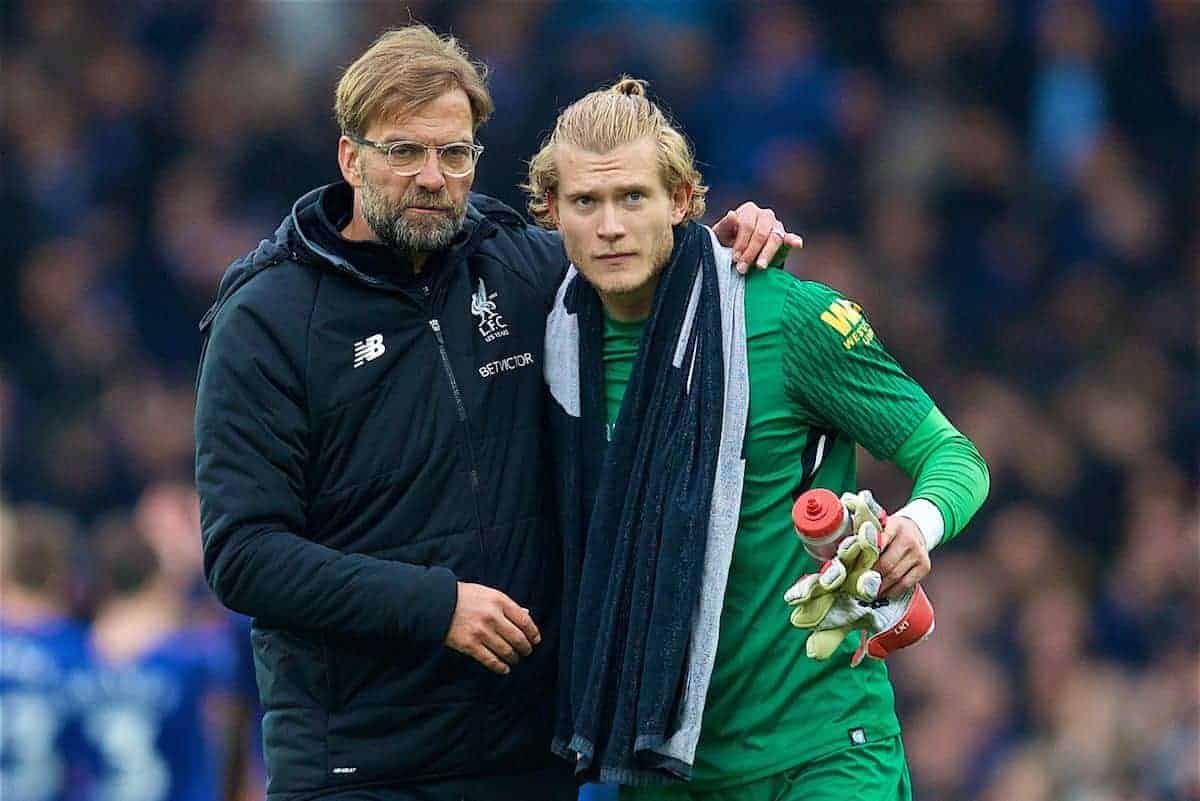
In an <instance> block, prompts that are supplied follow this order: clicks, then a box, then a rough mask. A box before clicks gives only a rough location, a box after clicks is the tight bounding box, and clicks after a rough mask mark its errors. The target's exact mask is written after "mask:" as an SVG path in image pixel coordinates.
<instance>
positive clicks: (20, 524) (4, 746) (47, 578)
mask: <svg viewBox="0 0 1200 801" xmlns="http://www.w3.org/2000/svg"><path fill="white" fill-rule="evenodd" d="M77 544H78V543H77V541H76V531H75V524H74V521H72V520H71V519H70V518H69V517H68V516H67V515H65V514H63V513H61V512H57V511H54V510H52V509H48V508H45V507H32V506H25V507H18V508H16V509H12V510H0V598H3V606H0V797H3V798H5V799H21V800H22V801H23V800H25V799H29V800H30V801H66V800H67V799H76V798H79V796H78V795H77V793H76V789H77V788H78V786H79V783H80V780H81V778H82V777H81V776H80V775H79V769H80V767H81V765H82V762H83V760H82V758H81V757H82V749H81V747H80V742H79V736H78V734H79V733H78V726H77V720H78V717H79V716H78V711H79V710H78V708H77V706H76V705H75V704H74V703H73V702H72V699H71V697H70V695H69V694H68V693H67V692H66V686H67V678H68V676H70V675H71V674H72V673H73V672H74V671H76V670H78V669H79V668H80V667H81V666H82V665H83V664H84V661H85V659H86V656H85V650H86V646H85V635H84V629H83V626H82V625H81V624H80V623H79V622H77V621H75V620H73V619H72V617H71V606H72V604H71V583H72V569H71V567H72V565H71V563H72V560H73V558H74V554H73V549H74V548H75V547H76V546H77Z"/></svg>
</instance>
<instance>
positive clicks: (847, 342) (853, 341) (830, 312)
mask: <svg viewBox="0 0 1200 801" xmlns="http://www.w3.org/2000/svg"><path fill="white" fill-rule="evenodd" d="M821 322H823V323H825V324H826V325H827V326H829V327H830V328H832V329H833V330H834V331H837V332H838V333H839V334H840V335H841V336H842V347H843V348H845V349H846V350H850V348H852V347H854V346H855V345H857V344H858V343H860V342H868V343H869V342H871V341H872V340H874V339H875V332H874V330H872V329H871V324H870V323H868V322H867V321H866V320H864V319H863V316H862V306H859V305H858V304H857V303H855V302H854V301H851V300H846V299H845V298H838V299H837V300H835V301H834V302H833V303H830V304H829V308H828V309H826V310H825V311H823V312H821Z"/></svg>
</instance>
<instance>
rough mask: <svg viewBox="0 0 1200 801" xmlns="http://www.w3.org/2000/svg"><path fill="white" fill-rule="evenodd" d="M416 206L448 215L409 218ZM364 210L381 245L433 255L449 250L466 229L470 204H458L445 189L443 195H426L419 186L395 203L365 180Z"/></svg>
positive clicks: (426, 215)
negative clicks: (433, 253) (464, 221)
mask: <svg viewBox="0 0 1200 801" xmlns="http://www.w3.org/2000/svg"><path fill="white" fill-rule="evenodd" d="M414 206H415V207H421V208H436V209H443V210H444V211H446V212H447V213H445V214H419V215H406V214H405V211H407V210H408V209H410V208H413V207H414ZM362 211H363V218H364V219H365V220H366V221H367V225H369V226H370V227H371V230H372V231H374V232H375V236H377V237H379V241H380V242H383V243H384V244H385V245H390V246H391V247H393V248H395V249H397V250H400V251H404V252H406V253H429V252H432V251H436V250H442V249H443V248H445V247H447V246H448V245H449V244H450V243H451V241H453V240H454V237H455V235H456V234H458V232H459V231H460V230H462V226H463V220H464V219H466V216H467V204H466V203H465V202H464V203H462V204H461V205H456V204H455V203H454V201H453V200H452V199H451V198H450V193H449V192H447V191H446V189H445V188H444V187H443V188H442V191H441V192H426V191H425V190H423V189H421V188H420V187H418V186H417V185H416V184H413V185H412V186H410V187H409V188H408V191H406V192H405V193H404V196H403V197H401V198H400V200H399V201H398V202H395V203H393V202H392V200H391V199H390V198H389V197H388V196H387V194H386V193H385V192H383V191H382V190H379V189H377V188H376V187H374V186H372V185H371V183H370V181H366V180H364V181H363V187H362Z"/></svg>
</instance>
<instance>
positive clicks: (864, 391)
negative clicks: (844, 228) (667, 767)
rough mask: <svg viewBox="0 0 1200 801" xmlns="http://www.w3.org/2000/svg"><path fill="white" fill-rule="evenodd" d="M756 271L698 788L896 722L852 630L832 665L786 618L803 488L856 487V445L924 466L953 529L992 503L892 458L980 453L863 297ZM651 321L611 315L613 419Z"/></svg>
mask: <svg viewBox="0 0 1200 801" xmlns="http://www.w3.org/2000/svg"><path fill="white" fill-rule="evenodd" d="M751 272H752V274H751V275H750V276H748V277H747V279H746V295H745V297H746V300H745V309H746V334H747V351H748V356H749V377H750V410H749V424H748V426H747V431H746V437H745V446H744V455H745V458H746V472H745V484H744V487H743V490H742V502H741V512H740V518H739V522H738V530H737V535H736V538H735V541H734V549H733V558H732V563H731V566H730V571H729V580H728V586H727V588H726V592H725V602H724V608H723V611H722V614H721V631H720V639H719V642H718V647H717V656H716V664H715V666H714V668H713V674H712V681H711V684H710V686H709V690H708V696H707V699H706V702H705V710H704V717H703V721H702V726H701V730H700V743H699V746H698V748H697V753H696V758H695V764H694V768H693V774H692V783H693V785H694V786H697V787H698V788H699V787H712V788H719V787H722V786H727V785H731V784H736V783H740V782H743V781H750V780H753V779H755V778H758V777H762V776H767V775H769V774H772V773H776V772H778V771H781V770H786V769H788V768H790V767H792V766H795V765H799V764H801V763H803V762H807V761H809V760H812V759H817V758H820V757H821V756H824V755H826V754H829V753H832V752H834V751H836V750H839V749H841V748H845V747H849V746H852V745H856V744H860V743H861V742H864V741H866V742H873V741H876V740H879V739H882V738H885V737H890V736H892V735H895V734H897V733H898V732H899V730H900V724H899V722H898V720H897V718H896V714H895V710H894V699H893V694H892V687H891V684H890V682H889V681H888V676H887V668H886V667H885V665H884V663H883V662H882V661H879V660H874V659H868V660H865V661H864V662H863V663H862V664H861V665H860V666H859V667H857V668H854V669H851V668H850V667H849V663H850V656H851V654H852V653H853V652H854V649H855V647H856V646H857V645H858V635H857V634H854V635H851V636H850V637H848V638H847V639H846V641H845V642H844V643H843V645H842V646H841V649H840V650H839V651H838V653H836V654H834V655H833V657H832V658H831V659H829V660H828V661H824V662H816V661H814V660H812V659H809V658H808V657H807V656H806V655H805V651H804V648H805V641H806V639H807V636H808V635H807V633H806V632H802V631H800V630H797V629H795V628H793V627H792V626H791V624H790V623H789V620H788V612H789V610H788V607H787V606H786V605H785V604H784V601H783V593H784V591H785V590H786V589H787V588H788V587H789V586H790V585H791V584H792V582H794V581H795V580H796V578H798V577H799V576H800V575H801V574H803V573H809V572H813V571H814V570H815V569H816V568H817V565H816V564H815V563H814V562H813V560H812V559H811V558H810V557H809V556H808V555H807V553H806V552H805V551H804V549H803V547H802V546H801V544H800V542H799V540H798V539H797V537H796V535H795V533H794V532H793V529H792V524H791V508H792V503H793V501H794V499H795V497H796V496H797V495H798V494H799V492H801V491H803V490H805V489H808V488H810V487H824V488H827V489H830V490H833V491H834V492H836V493H838V494H840V493H841V492H843V491H853V490H857V489H858V485H857V478H856V465H855V444H856V443H861V444H862V445H863V446H865V447H866V448H867V450H868V451H870V452H871V453H872V454H873V455H874V456H876V457H878V458H881V459H890V460H894V461H897V463H899V464H900V465H901V467H903V468H905V469H906V470H908V472H910V474H917V478H918V480H917V486H916V489H915V490H914V497H927V498H928V499H929V500H931V502H933V503H935V505H936V506H937V507H938V508H939V510H940V511H941V512H942V515H943V518H944V519H945V521H946V532H945V536H946V537H949V536H952V535H953V534H954V533H955V532H956V531H957V528H960V527H961V523H960V522H959V521H965V520H966V519H967V518H969V517H970V515H971V514H972V513H973V512H974V511H975V508H977V506H978V502H981V501H982V498H981V497H975V496H978V495H979V493H978V492H974V493H972V492H970V491H968V492H966V493H965V495H966V496H973V497H964V493H962V492H957V491H956V489H958V490H961V489H962V488H961V487H959V488H955V487H953V486H951V487H950V488H949V489H946V487H945V486H943V487H942V488H941V490H939V487H938V486H936V485H938V484H939V483H941V484H943V485H944V484H945V482H944V481H943V482H939V481H937V480H936V479H935V480H934V481H932V484H934V485H935V486H933V487H932V491H931V492H928V493H925V494H924V495H919V494H918V491H919V490H920V488H921V483H922V482H921V480H920V479H921V476H920V473H922V472H924V469H925V468H926V467H928V462H929V461H930V460H926V459H922V461H923V462H926V464H922V465H921V469H917V465H906V464H905V463H904V462H903V461H902V460H900V459H898V458H897V451H898V450H899V449H900V448H901V445H902V444H903V443H905V442H906V440H909V438H910V437H912V438H913V440H914V441H917V440H919V441H921V442H924V443H931V442H935V441H940V442H944V441H946V439H947V438H946V437H944V436H938V434H939V433H945V429H946V428H949V430H950V431H951V432H953V433H952V435H950V438H951V439H953V438H955V437H956V438H957V440H961V442H958V443H957V448H958V450H959V451H961V450H962V449H963V447H964V446H963V445H962V443H965V448H966V449H969V450H970V451H971V452H973V453H974V457H978V453H977V452H975V451H974V448H973V446H971V445H970V443H969V442H968V441H966V440H965V438H963V437H962V436H961V435H959V434H958V433H957V432H956V431H953V428H952V427H950V426H949V423H947V422H946V421H945V418H944V417H942V416H941V414H940V413H939V412H938V411H937V409H936V408H935V407H934V404H933V401H932V400H931V399H930V397H929V395H927V394H926V393H925V391H924V390H923V389H922V388H921V387H920V386H919V385H918V384H917V383H916V382H915V381H913V380H912V378H910V377H909V376H908V375H907V374H905V372H904V371H903V370H902V369H901V368H900V366H899V365H898V364H897V363H896V361H895V360H894V359H893V358H892V357H891V356H890V355H889V354H888V353H887V351H886V350H884V348H883V346H882V345H881V344H880V342H879V340H878V338H877V337H876V335H875V332H874V331H873V329H872V328H871V325H870V323H869V322H868V320H867V318H866V316H865V315H864V314H863V313H862V310H861V309H860V308H859V307H858V306H857V305H856V304H854V303H852V302H850V301H848V300H846V299H845V298H843V297H841V296H840V295H839V294H838V293H837V292H835V291H834V290H832V289H830V288H829V287H826V286H824V285H821V284H817V283H813V282H807V281H800V280H798V279H796V278H795V277H793V276H791V275H789V274H788V273H786V272H784V271H782V270H774V269H773V270H765V271H751ZM643 325H644V324H643V323H621V322H618V321H615V320H612V319H611V318H610V319H608V320H607V321H606V325H605V336H604V376H605V397H606V401H607V408H608V418H609V419H608V422H609V425H610V427H611V426H612V425H619V420H618V419H617V416H618V412H619V410H620V406H621V400H622V398H623V397H624V393H625V387H626V385H627V384H628V381H629V376H630V373H631V371H632V368H633V363H634V360H635V359H636V357H637V352H638V347H639V345H640V340H641V334H642V328H643ZM918 429H921V431H918ZM921 432H924V434H923V435H921ZM952 450H953V448H952ZM958 455H959V457H961V456H962V453H961V452H960V453H959V454H958ZM967 458H973V457H970V456H969V455H968V457H967ZM933 461H936V460H933ZM980 464H982V461H981V460H980ZM935 472H936V471H935ZM985 475H986V473H985ZM951 483H953V481H951ZM983 491H984V492H986V489H984V490H983ZM972 504H973V505H974V507H975V508H970V507H971V506H972Z"/></svg>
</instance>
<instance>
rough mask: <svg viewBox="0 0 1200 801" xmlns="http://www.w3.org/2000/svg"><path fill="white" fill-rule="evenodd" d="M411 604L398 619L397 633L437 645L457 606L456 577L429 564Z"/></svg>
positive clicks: (444, 637)
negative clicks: (398, 631) (398, 628)
mask: <svg viewBox="0 0 1200 801" xmlns="http://www.w3.org/2000/svg"><path fill="white" fill-rule="evenodd" d="M413 596H414V597H413V598H412V603H411V605H410V606H409V607H408V609H406V610H405V613H404V614H405V616H406V618H407V619H402V620H401V621H400V629H401V633H402V634H404V635H407V636H409V637H411V638H412V639H414V640H417V641H419V642H427V643H430V644H433V645H441V644H442V643H444V642H445V641H446V634H447V632H449V631H450V621H451V620H452V619H453V618H454V609H455V607H456V606H458V577H457V576H455V575H454V573H453V571H451V570H450V569H448V568H445V567H431V568H429V569H427V570H426V571H425V575H424V576H422V577H421V580H420V582H419V586H418V588H417V592H415V593H413Z"/></svg>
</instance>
